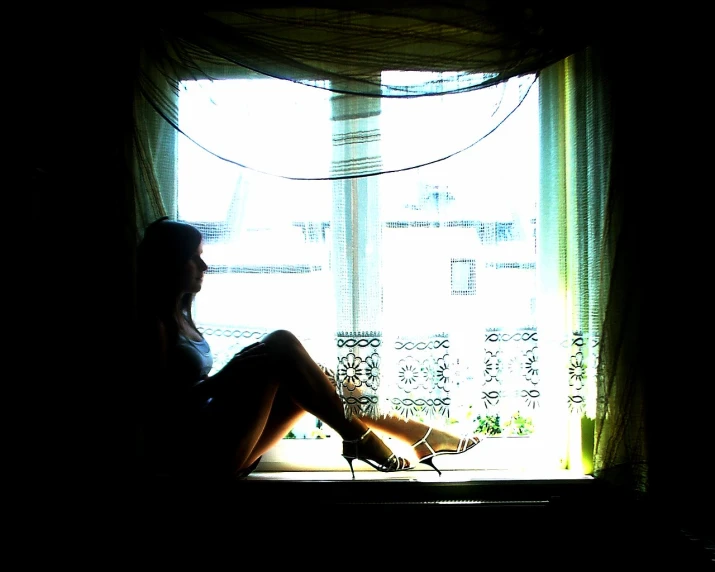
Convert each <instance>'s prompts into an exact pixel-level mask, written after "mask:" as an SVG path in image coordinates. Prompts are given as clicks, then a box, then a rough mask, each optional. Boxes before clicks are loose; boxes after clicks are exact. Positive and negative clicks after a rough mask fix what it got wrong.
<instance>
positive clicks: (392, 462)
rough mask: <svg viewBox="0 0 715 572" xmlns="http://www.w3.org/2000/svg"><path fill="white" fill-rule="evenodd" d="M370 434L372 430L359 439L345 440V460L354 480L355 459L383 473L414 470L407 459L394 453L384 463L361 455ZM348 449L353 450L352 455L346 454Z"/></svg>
mask: <svg viewBox="0 0 715 572" xmlns="http://www.w3.org/2000/svg"><path fill="white" fill-rule="evenodd" d="M370 433H372V429H368V430H367V431H365V433H363V434H362V435H361V436H360V437H358V438H357V439H352V440H343V458H344V459H345V460H346V461H347V462H348V465H349V466H350V473H351V474H352V476H353V479H355V470H354V469H353V461H354V460H355V459H357V460H359V461H362V462H363V463H367V464H368V465H370V466H371V467H372V468H373V469H375V470H378V471H380V472H382V473H394V472H397V471H407V470H408V469H411V468H412V467H411V466H410V463H409V461H408V460H407V459H403V458H402V457H398V456H397V455H395V454H394V453H392V454H391V455H390V456H389V457H387V458H386V459H385V460H384V461H382V462H379V461H375V460H373V459H369V458H368V457H366V456H365V455H361V454H360V443H361V442H362V441H363V440H364V439H365V438H366V437H367V436H368V435H369V434H370ZM346 448H351V449H352V450H351V454H348V452H346Z"/></svg>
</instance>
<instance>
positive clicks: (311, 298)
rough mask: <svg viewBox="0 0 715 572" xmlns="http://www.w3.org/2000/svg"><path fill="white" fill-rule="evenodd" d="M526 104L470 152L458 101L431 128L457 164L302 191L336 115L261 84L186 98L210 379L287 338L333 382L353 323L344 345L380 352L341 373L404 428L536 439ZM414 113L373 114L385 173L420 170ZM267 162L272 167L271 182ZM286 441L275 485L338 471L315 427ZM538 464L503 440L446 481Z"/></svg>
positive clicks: (312, 185)
mask: <svg viewBox="0 0 715 572" xmlns="http://www.w3.org/2000/svg"><path fill="white" fill-rule="evenodd" d="M386 73H387V72H386ZM391 73H394V74H399V73H402V72H391ZM419 80H420V81H424V76H422V77H420V78H419ZM401 81H405V80H404V79H402V80H401ZM323 87H328V84H325V85H324V86H323ZM466 95H469V94H466ZM472 95H473V94H472ZM429 99H432V100H434V99H435V98H429ZM538 100H539V95H538V83H536V84H534V85H533V86H532V88H531V90H530V92H529V94H528V95H527V96H526V98H525V99H524V101H523V103H522V104H521V105H520V106H519V108H518V109H517V111H516V112H515V113H514V114H513V115H512V116H510V117H509V118H508V119H507V120H506V121H505V122H504V123H503V124H502V125H501V126H500V127H499V128H498V129H497V130H496V131H494V132H493V133H492V134H491V135H489V136H488V137H486V138H484V139H483V140H482V141H480V142H479V144H477V145H473V146H471V147H469V145H468V144H469V142H470V141H471V142H474V141H473V139H474V137H473V135H472V136H471V137H472V139H469V137H470V135H469V132H468V130H465V129H463V126H461V125H460V118H461V117H463V115H464V114H463V113H462V111H463V109H462V108H461V107H460V106H466V105H474V99H473V98H472V99H469V98H467V97H464V98H462V99H461V100H460V99H459V98H454V97H453V98H451V99H450V103H449V105H447V104H446V102H445V104H444V105H443V107H442V109H441V111H440V115H439V121H441V122H443V125H442V126H441V127H440V129H443V130H446V131H448V129H449V125H450V124H453V125H454V127H455V131H454V137H453V138H454V144H453V148H455V149H459V150H461V149H466V150H464V151H463V152H459V153H455V154H454V155H453V156H451V157H450V158H448V159H446V160H444V161H440V162H437V163H436V164H432V165H427V166H424V167H420V168H418V169H410V170H407V171H404V172H393V173H388V174H385V175H380V176H378V177H374V178H369V181H362V182H358V183H356V182H355V181H354V180H352V181H345V180H335V181H333V180H318V181H314V180H313V181H308V180H300V179H301V178H302V177H310V176H311V175H312V174H314V173H316V172H321V171H324V170H326V169H328V168H330V165H331V164H332V165H335V163H336V162H337V161H338V159H339V157H338V158H336V155H335V148H334V144H333V142H334V140H335V137H336V135H335V133H334V131H333V126H334V117H335V115H336V114H337V113H338V111H337V110H336V106H337V105H339V103H338V101H339V98H335V97H333V95H332V94H331V92H330V91H328V90H322V89H315V88H311V87H307V86H303V85H299V84H294V83H291V82H287V81H281V80H272V79H232V80H221V81H214V82H205V81H187V82H184V83H183V84H182V86H181V91H180V100H179V112H180V116H179V121H180V125H181V126H182V128H184V129H183V130H184V131H185V132H187V133H189V132H190V133H191V134H192V138H193V141H191V140H189V139H188V138H186V137H180V139H179V147H178V161H177V173H178V198H177V201H178V217H179V218H180V219H182V220H186V221H189V222H191V223H193V224H195V225H196V226H198V227H199V228H200V229H201V230H202V232H203V234H204V237H205V241H206V244H205V249H204V253H205V259H206V261H207V263H208V264H209V266H210V269H209V274H208V276H207V278H206V280H205V282H204V288H203V291H202V293H201V295H200V296H199V297H198V298H197V304H196V322H197V324H198V325H199V326H200V328H201V329H202V331H203V333H204V335H206V336H207V337H208V339H209V341H210V343H211V345H212V348H213V350H214V353H215V364H216V367H217V368H218V367H221V366H222V365H223V363H225V361H226V360H227V359H229V358H230V356H231V355H233V353H235V351H237V350H238V349H240V348H241V347H242V346H244V345H247V344H249V343H251V342H253V341H255V340H256V339H258V338H259V337H260V336H261V335H263V334H264V333H266V332H268V331H271V330H273V329H276V328H286V329H290V330H292V331H293V332H294V333H296V335H298V336H299V337H300V338H301V340H302V341H303V342H304V344H305V345H306V347H307V348H308V350H309V351H310V352H311V354H312V355H313V356H314V357H315V358H316V360H317V361H319V362H321V363H323V364H325V365H327V366H329V367H331V368H339V367H340V366H341V364H343V365H344V364H346V363H347V362H346V361H345V360H346V359H348V357H349V356H350V355H353V354H347V356H345V355H343V356H340V355H337V356H336V337H337V338H339V339H338V345H340V343H341V339H340V336H341V333H342V328H341V319H343V318H344V314H346V313H350V312H352V313H353V314H354V315H357V317H354V316H353V317H352V319H353V320H354V321H353V322H352V328H351V331H352V332H353V333H354V332H355V331H357V332H361V331H362V329H361V327H363V326H364V327H365V328H371V327H375V329H376V330H377V331H379V332H380V335H381V337H382V342H383V348H384V351H382V352H381V353H380V355H379V363H378V360H377V359H376V358H375V359H372V356H376V355H377V354H372V355H371V354H369V353H365V354H363V355H362V357H361V358H355V357H354V356H353V358H352V359H359V360H360V364H361V367H362V370H361V372H362V374H361V375H364V376H366V377H365V379H369V377H370V375H371V374H370V373H369V372H370V371H375V372H377V371H379V372H380V373H381V376H380V383H381V389H380V390H381V391H383V390H388V391H389V390H390V387H391V386H392V388H393V389H394V392H395V395H400V396H408V397H405V398H402V397H400V398H399V399H397V400H396V401H395V403H397V405H396V408H398V409H400V408H401V409H402V410H401V412H403V413H407V414H411V415H420V414H424V415H430V416H435V415H436V416H441V419H443V420H444V422H445V423H455V424H456V425H458V426H459V427H464V426H470V427H474V426H475V424H478V425H479V427H481V428H482V429H483V430H485V431H487V432H493V433H494V434H495V435H501V436H505V435H510V436H514V437H522V436H529V435H538V433H539V430H540V426H539V422H538V420H537V419H536V418H535V417H536V415H537V408H536V407H534V402H533V401H530V399H529V391H530V389H532V390H533V388H535V387H537V384H538V361H537V348H536V335H535V334H536V321H535V308H536V304H537V301H538V300H537V298H538V295H537V292H538V289H537V274H536V271H537V263H536V261H537V252H536V245H535V236H536V229H537V224H538V219H537V206H538V200H539V152H540V151H539V142H540V138H539V137H540V136H539V107H538ZM286 101H289V102H291V103H290V104H286V103H285V102H286ZM217 102H220V105H217ZM425 105H426V102H425V101H424V100H420V99H415V100H414V102H411V104H410V105H405V103H404V102H399V104H397V103H396V102H394V101H391V100H390V99H385V100H383V101H381V103H380V110H379V118H378V120H377V125H378V126H379V127H378V128H379V138H378V139H379V159H380V161H381V162H382V164H383V165H403V166H407V165H408V164H412V163H414V162H415V161H418V162H419V161H422V160H425V161H429V160H430V159H431V158H432V157H428V156H423V150H422V148H421V147H422V146H421V145H420V140H421V137H422V132H421V130H420V123H421V122H430V121H437V120H438V119H437V117H436V116H434V115H433V114H432V113H431V112H430V111H429V109H434V107H430V108H429V109H428V108H427V107H425ZM430 105H432V106H434V105H435V102H434V101H432V102H430ZM261 110H263V111H265V113H262V112H261ZM410 130H414V134H413V136H408V137H405V132H406V131H410ZM465 136H466V137H467V138H466V139H465ZM406 140H408V141H412V142H413V144H412V145H411V146H406V145H405V143H404V142H405V141H406ZM197 143H198V145H197ZM202 147H205V148H208V149H211V150H212V153H213V154H212V153H208V152H206V150H205V149H204V148H202ZM266 149H270V150H271V151H270V154H272V155H274V156H278V155H279V156H281V157H282V158H283V160H282V161H281V165H282V168H283V169H284V171H283V172H276V171H275V166H274V164H273V162H272V161H271V156H269V155H270V154H267V153H266V151H265V150H266ZM225 156H232V157H241V158H242V161H241V162H242V164H243V166H238V165H235V164H232V163H230V162H227V161H225V160H223V157H225ZM505 159H506V160H505ZM286 173H288V174H290V175H291V176H292V178H286V177H285V176H284V175H285V174H286ZM360 185H363V187H360ZM346 197H349V199H346ZM351 335H353V334H351ZM351 340H353V338H352V337H351V336H346V338H345V340H342V341H343V342H344V344H345V343H348V342H350V341H351ZM344 344H343V347H344ZM371 360H372V361H371ZM350 363H351V364H352V363H353V362H350ZM353 369H354V368H353ZM289 437H292V438H289V439H285V440H284V444H282V446H281V447H280V448H279V449H278V450H277V453H276V455H275V456H274V457H273V458H274V459H276V463H275V468H278V469H286V468H294V469H295V468H297V469H308V468H315V469H328V468H334V467H339V468H341V469H346V467H344V466H343V464H342V463H343V461H342V459H341V458H340V456H339V438H337V437H336V436H335V435H334V434H332V432H331V430H330V428H328V427H325V426H322V425H321V423H320V422H318V421H317V420H316V419H314V418H311V417H306V419H305V420H304V421H303V422H301V423H300V424H299V425H298V426H297V427H296V428H295V429H294V431H293V432H292V433H291V434H290V435H289ZM314 437H328V438H325V439H314ZM391 445H392V446H393V448H395V450H396V451H399V449H400V447H399V444H394V443H391ZM509 447H511V449H509V450H507V448H509ZM517 447H518V449H517ZM537 453H538V451H537V448H536V445H535V444H534V440H531V441H530V440H529V439H528V438H527V439H526V440H519V439H515V440H512V441H511V442H507V440H500V441H499V444H498V445H495V446H494V447H491V446H490V447H485V450H483V451H481V452H480V455H479V457H478V458H477V457H476V456H472V457H470V458H469V459H468V458H467V455H465V456H455V457H453V462H452V468H508V467H511V466H519V467H520V466H526V465H528V464H532V463H533V460H534V457H535V456H536V455H537ZM474 463H478V464H479V465H478V467H475V466H474ZM447 468H449V467H447Z"/></svg>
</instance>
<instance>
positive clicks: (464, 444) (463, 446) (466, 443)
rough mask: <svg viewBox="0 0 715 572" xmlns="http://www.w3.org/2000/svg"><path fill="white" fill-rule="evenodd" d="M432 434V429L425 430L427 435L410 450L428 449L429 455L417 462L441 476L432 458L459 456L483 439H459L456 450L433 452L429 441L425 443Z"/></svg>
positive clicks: (476, 437)
mask: <svg viewBox="0 0 715 572" xmlns="http://www.w3.org/2000/svg"><path fill="white" fill-rule="evenodd" d="M431 432H432V427H430V428H429V429H427V433H425V436H424V437H422V439H420V440H419V441H417V442H416V443H415V444H414V445H412V448H413V449H414V448H415V447H418V446H419V445H425V446H426V447H427V448H428V449H429V451H430V452H429V453H428V454H427V455H425V456H424V457H421V458H418V459H417V460H418V462H420V463H422V464H424V465H427V466H429V467H432V468H433V469H434V470H435V471H437V473H438V474H439V475H440V476H442V471H440V470H439V469H438V468H437V467H436V466H435V464H434V458H435V457H437V456H439V455H459V454H460V453H464V452H466V451H469V450H470V449H472V448H473V447H475V446H476V445H478V444H479V443H481V442H482V441H483V440H484V438H483V437H481V438H480V437H478V436H474V437H461V438H460V439H459V443H458V444H457V448H456V449H445V450H442V451H435V450H434V448H433V447H432V445H430V444H429V441H427V437H429V434H430V433H431Z"/></svg>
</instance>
